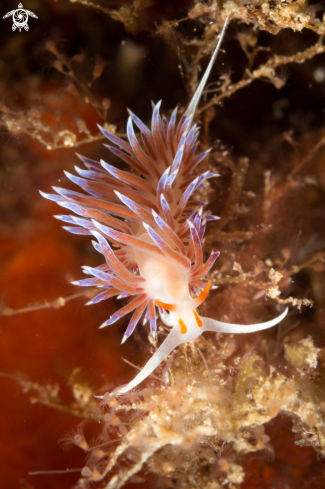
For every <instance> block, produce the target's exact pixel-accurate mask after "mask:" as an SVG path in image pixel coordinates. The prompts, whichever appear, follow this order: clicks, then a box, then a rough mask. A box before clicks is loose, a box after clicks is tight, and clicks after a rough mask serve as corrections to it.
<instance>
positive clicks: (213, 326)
mask: <svg viewBox="0 0 325 489" xmlns="http://www.w3.org/2000/svg"><path fill="white" fill-rule="evenodd" d="M288 310H289V309H288V308H287V309H286V310H285V311H284V312H283V313H282V314H280V316H278V317H277V318H275V319H271V321H266V322H265V323H257V324H250V325H247V326H245V325H244V324H230V323H223V322H221V321H217V320H216V319H211V318H201V319H202V321H203V327H202V330H203V331H215V332H217V333H233V334H242V333H255V331H262V330H263V329H268V328H272V326H275V325H276V324H278V323H279V322H280V321H282V319H284V318H285V317H286V315H287V314H288Z"/></svg>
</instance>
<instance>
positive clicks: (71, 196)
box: [42, 19, 283, 392]
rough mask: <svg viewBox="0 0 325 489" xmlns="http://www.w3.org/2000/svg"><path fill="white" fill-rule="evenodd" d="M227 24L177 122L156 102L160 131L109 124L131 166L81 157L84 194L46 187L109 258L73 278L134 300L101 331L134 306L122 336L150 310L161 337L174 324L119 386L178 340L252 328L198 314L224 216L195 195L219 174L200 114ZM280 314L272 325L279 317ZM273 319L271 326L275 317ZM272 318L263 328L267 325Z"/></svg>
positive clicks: (73, 226)
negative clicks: (202, 135)
mask: <svg viewBox="0 0 325 489" xmlns="http://www.w3.org/2000/svg"><path fill="white" fill-rule="evenodd" d="M227 21H228V19H227ZM227 21H226V22H225V25H224V27H223V30H222V32H221V35H220V39H219V42H218V45H217V48H216V50H215V52H214V54H213V56H212V59H211V61H210V63H209V65H208V68H207V70H206V72H205V74H204V76H203V78H202V80H201V82H200V84H199V86H198V89H197V91H196V92H195V94H194V96H193V98H192V101H191V102H190V104H189V107H188V109H187V110H186V112H185V113H184V114H183V116H182V117H181V118H180V121H179V123H178V124H176V118H177V109H175V110H174V111H173V112H172V114H171V117H170V119H169V120H168V119H167V118H166V117H165V116H162V117H161V115H160V105H161V103H160V102H158V103H157V104H156V105H155V106H154V108H153V113H152V121H151V129H149V128H148V127H147V126H146V125H145V124H144V123H143V122H142V121H141V120H140V119H139V118H138V117H137V116H136V115H134V114H133V113H132V112H129V113H130V116H129V119H128V122H127V136H128V141H125V140H123V139H121V138H119V137H117V136H116V135H115V134H113V133H111V132H109V131H107V130H106V129H105V128H102V127H100V130H101V132H102V133H103V135H104V136H105V137H106V138H107V139H108V140H109V141H110V143H111V144H109V145H107V148H108V149H109V150H110V151H111V153H113V154H114V155H116V156H118V157H119V158H120V159H121V160H122V161H123V162H125V163H126V164H127V165H129V166H130V167H131V168H132V169H133V172H132V173H130V172H128V171H122V170H120V169H117V168H115V167H114V166H112V165H110V164H109V163H106V162H104V161H100V162H97V161H94V160H91V159H89V158H86V157H84V156H80V155H78V156H79V158H80V159H81V160H82V161H83V163H84V165H85V167H86V169H80V168H78V167H76V172H77V173H78V175H79V176H75V175H71V174H70V173H68V172H66V176H67V177H68V178H69V179H70V180H71V181H72V182H73V183H75V184H76V185H78V186H79V187H81V188H82V189H83V190H84V192H85V193H80V192H75V191H72V190H66V189H62V188H58V187H53V188H54V190H55V191H56V194H44V193H42V195H43V196H44V197H46V198H48V199H50V200H53V201H55V202H57V203H58V204H59V205H60V206H61V207H64V208H66V209H68V210H70V211H72V212H73V213H74V215H63V216H56V217H57V218H58V219H60V220H61V221H63V222H65V223H67V224H68V226H65V229H67V230H68V231H70V232H71V233H74V234H82V235H91V236H93V237H94V238H95V239H96V240H95V241H93V245H94V247H95V249H96V250H97V251H98V252H99V253H101V254H102V255H103V256H104V258H105V263H104V264H103V265H100V266H98V267H95V268H91V267H83V269H84V273H86V274H87V275H90V276H91V277H90V278H86V279H84V280H79V281H77V282H74V283H75V284H77V285H81V286H94V287H98V288H100V289H101V290H100V293H99V294H98V295H96V296H95V297H94V298H93V299H92V300H91V301H89V302H88V304H94V303H97V302H100V301H102V300H105V299H108V298H110V297H114V296H115V297H116V296H118V297H124V298H127V297H130V298H131V299H130V300H129V301H128V302H127V304H125V305H124V306H123V307H121V308H120V309H119V310H118V311H116V312H115V313H114V314H113V315H112V316H111V317H110V318H109V319H108V320H107V321H105V322H104V323H103V324H102V326H101V328H103V327H106V326H109V325H111V324H113V323H114V322H116V321H117V320H118V319H120V318H121V317H123V316H125V315H126V314H128V313H131V312H132V313H133V314H132V317H131V320H130V322H129V325H128V327H127V329H126V331H125V334H124V337H123V340H122V342H124V341H125V340H126V339H127V338H128V337H129V336H130V335H131V334H132V332H133V331H134V328H135V327H136V325H137V324H138V322H139V320H140V319H141V317H142V316H144V320H145V321H146V320H149V324H150V330H151V334H152V335H153V336H155V335H156V330H157V322H156V310H157V308H158V311H159V313H160V316H161V319H162V321H163V322H164V323H165V324H166V325H167V326H170V327H172V330H171V332H170V333H169V335H168V337H167V338H166V340H165V341H164V342H163V343H162V345H161V346H160V347H159V349H158V350H157V351H156V353H155V354H154V355H153V357H152V358H151V359H150V360H149V362H148V363H147V364H146V365H145V367H144V369H142V370H141V372H140V373H139V374H138V375H137V376H136V377H135V379H134V380H133V381H132V382H130V384H128V386H126V387H124V388H123V389H120V390H119V392H126V391H128V390H130V389H131V388H133V387H135V386H136V385H138V384H139V383H140V382H141V381H142V380H143V379H144V378H146V377H147V376H148V375H149V374H150V373H151V372H152V371H153V370H154V368H156V367H157V366H158V365H159V363H160V362H161V361H162V360H163V359H164V358H165V357H166V355H168V353H170V352H171V351H172V350H173V349H174V348H175V347H176V346H177V345H179V344H181V343H184V342H186V341H190V340H193V339H194V338H197V337H198V336H199V335H200V334H201V333H202V332H203V331H207V330H215V331H229V328H231V327H233V331H232V332H245V330H244V331H243V330H242V329H241V330H239V329H238V328H242V327H241V326H238V325H224V324H223V323H220V322H217V321H214V320H210V319H209V320H207V319H204V318H201V317H200V316H199V314H198V312H197V311H196V309H197V307H198V306H199V305H200V304H201V303H202V302H203V301H204V300H205V298H206V297H207V295H208V293H209V290H210V283H209V282H208V283H206V282H204V281H203V280H204V277H205V276H206V274H207V273H208V272H209V270H210V269H211V267H212V266H213V265H214V263H215V260H216V259H217V257H218V255H219V253H218V252H212V253H211V255H210V256H209V258H208V259H207V261H206V262H205V263H204V260H203V251H202V244H203V237H204V233H205V228H206V224H207V222H209V221H212V220H215V219H218V217H216V216H212V215H209V214H207V213H206V212H205V211H204V205H205V202H202V201H200V200H197V199H195V198H193V194H194V193H195V191H196V190H198V189H200V188H202V187H203V186H204V185H205V182H206V180H207V179H209V178H213V177H216V176H218V175H217V174H215V173H214V172H212V171H210V170H207V171H205V172H203V173H201V174H200V173H198V172H197V166H198V165H199V163H201V162H202V160H203V159H204V158H205V157H206V156H207V154H208V152H209V151H204V152H202V153H200V154H197V148H198V128H197V126H196V124H193V118H194V114H195V109H196V106H197V104H198V101H199V99H200V96H201V94H202V91H203V88H204V86H205V83H206V80H207V78H208V75H209V73H210V70H211V67H212V65H213V62H214V60H215V57H216V55H217V53H218V51H219V48H220V45H221V41H222V37H223V35H224V32H225V28H226V25H227ZM134 126H136V127H137V129H138V131H139V134H138V135H136V133H135V129H134ZM282 316H283V315H282ZM282 316H281V318H282ZM213 321H214V322H213ZM274 321H276V320H274ZM274 321H273V323H272V325H273V324H276V323H275V322H274ZM265 324H268V325H269V326H267V327H270V326H271V322H269V323H265ZM265 324H264V325H257V326H256V327H255V328H257V329H263V328H264V327H266V326H265ZM220 328H221V329H220ZM252 330H256V329H254V328H253V329H252Z"/></svg>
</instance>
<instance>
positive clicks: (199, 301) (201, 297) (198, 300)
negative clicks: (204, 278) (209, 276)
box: [193, 280, 211, 307]
mask: <svg viewBox="0 0 325 489" xmlns="http://www.w3.org/2000/svg"><path fill="white" fill-rule="evenodd" d="M210 289H211V281H210V280H209V282H208V283H207V285H206V287H205V289H204V291H203V292H201V294H200V295H199V296H198V297H196V298H195V299H193V303H194V307H199V306H200V305H201V304H202V302H204V301H205V299H206V298H207V297H208V293H209V292H210Z"/></svg>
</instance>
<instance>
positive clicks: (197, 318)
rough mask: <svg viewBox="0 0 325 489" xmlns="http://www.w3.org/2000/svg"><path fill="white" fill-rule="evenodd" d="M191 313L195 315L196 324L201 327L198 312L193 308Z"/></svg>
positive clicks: (201, 323) (201, 322)
mask: <svg viewBox="0 0 325 489" xmlns="http://www.w3.org/2000/svg"><path fill="white" fill-rule="evenodd" d="M193 314H194V317H195V321H196V324H197V325H198V327H199V328H202V326H203V321H202V319H201V318H200V316H199V315H198V313H197V312H196V310H195V309H193Z"/></svg>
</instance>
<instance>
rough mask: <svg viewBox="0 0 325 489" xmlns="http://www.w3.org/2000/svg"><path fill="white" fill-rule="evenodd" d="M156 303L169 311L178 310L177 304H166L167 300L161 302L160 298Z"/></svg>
mask: <svg viewBox="0 0 325 489" xmlns="http://www.w3.org/2000/svg"><path fill="white" fill-rule="evenodd" d="M155 304H156V305H157V306H159V307H163V308H164V309H166V310H167V311H173V312H174V311H176V309H177V306H176V305H175V304H166V303H165V302H161V301H159V300H158V299H156V300H155Z"/></svg>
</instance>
